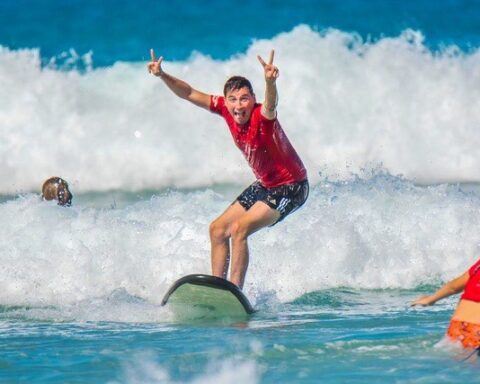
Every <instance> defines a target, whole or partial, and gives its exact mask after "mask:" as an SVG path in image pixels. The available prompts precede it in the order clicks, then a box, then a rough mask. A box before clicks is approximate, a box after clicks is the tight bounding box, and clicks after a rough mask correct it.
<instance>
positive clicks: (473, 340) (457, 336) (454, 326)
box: [447, 320, 480, 348]
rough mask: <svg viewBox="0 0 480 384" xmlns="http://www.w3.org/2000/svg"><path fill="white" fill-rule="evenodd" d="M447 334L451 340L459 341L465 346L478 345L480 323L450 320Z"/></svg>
mask: <svg viewBox="0 0 480 384" xmlns="http://www.w3.org/2000/svg"><path fill="white" fill-rule="evenodd" d="M447 335H448V336H449V337H450V338H451V339H453V340H457V341H461V342H462V344H463V346H464V347H465V348H479V347H480V324H474V323H468V322H466V321H460V320H452V321H451V322H450V327H448V331H447Z"/></svg>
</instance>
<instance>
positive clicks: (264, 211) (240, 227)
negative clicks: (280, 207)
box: [230, 201, 280, 289]
mask: <svg viewBox="0 0 480 384" xmlns="http://www.w3.org/2000/svg"><path fill="white" fill-rule="evenodd" d="M279 217H280V212H278V211H277V210H275V209H273V208H270V207H269V206H268V205H267V204H265V203H263V202H261V201H258V202H256V203H255V204H254V205H253V206H252V208H250V209H249V210H248V211H247V212H246V213H245V214H244V215H241V216H240V218H239V219H238V220H236V221H235V222H233V223H232V225H231V229H230V233H231V237H232V269H231V271H230V281H231V282H232V283H234V284H236V285H237V286H238V287H240V289H242V288H243V283H244V280H245V274H246V273H247V268H248V261H249V253H248V243H247V238H248V236H250V235H251V234H252V233H254V232H256V231H258V230H259V229H261V228H264V227H266V226H268V225H271V224H273V223H275V222H276V221H277V220H278V218H279Z"/></svg>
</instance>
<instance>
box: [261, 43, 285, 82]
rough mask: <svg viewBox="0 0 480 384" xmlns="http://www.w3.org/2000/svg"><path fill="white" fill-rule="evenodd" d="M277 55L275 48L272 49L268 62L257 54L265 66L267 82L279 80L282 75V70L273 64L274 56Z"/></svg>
mask: <svg viewBox="0 0 480 384" xmlns="http://www.w3.org/2000/svg"><path fill="white" fill-rule="evenodd" d="M274 55H275V50H273V49H272V50H271V52H270V57H269V58H268V63H266V62H265V61H264V60H263V59H262V58H261V57H260V56H257V58H258V61H259V62H260V64H262V66H263V70H264V71H265V80H266V81H267V83H270V82H271V83H273V82H275V80H277V78H278V76H279V75H280V71H279V70H278V68H277V67H276V66H275V65H273V56H274Z"/></svg>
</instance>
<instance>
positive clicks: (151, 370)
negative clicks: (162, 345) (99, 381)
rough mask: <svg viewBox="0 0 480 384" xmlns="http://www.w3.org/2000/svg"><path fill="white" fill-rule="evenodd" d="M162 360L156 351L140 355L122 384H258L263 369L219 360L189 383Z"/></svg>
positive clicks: (241, 361)
mask: <svg viewBox="0 0 480 384" xmlns="http://www.w3.org/2000/svg"><path fill="white" fill-rule="evenodd" d="M158 360H159V359H158V357H156V356H155V353H153V352H144V353H137V354H136V355H135V356H133V359H132V361H131V362H128V363H126V364H125V367H124V371H125V374H124V376H125V379H124V380H125V381H123V380H122V381H121V382H122V383H123V382H126V383H129V384H143V383H149V384H154V383H162V384H175V383H190V384H209V383H212V382H217V383H222V384H223V383H225V384H229V383H232V384H233V383H235V384H237V383H238V384H244V383H245V384H254V383H258V382H259V381H260V368H259V366H258V364H257V363H256V362H255V361H253V360H244V359H238V358H229V359H225V358H219V359H218V360H217V359H215V360H213V361H211V362H210V363H209V364H208V365H207V366H206V367H205V372H203V373H201V374H199V375H197V376H196V377H193V378H192V379H190V380H188V381H177V380H175V379H173V378H172V377H171V376H170V374H169V372H168V370H167V369H166V368H164V366H163V365H162V363H161V362H158ZM115 383H118V382H116V381H113V382H110V384H115Z"/></svg>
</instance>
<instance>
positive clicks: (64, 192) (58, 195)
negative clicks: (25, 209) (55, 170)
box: [42, 176, 73, 207]
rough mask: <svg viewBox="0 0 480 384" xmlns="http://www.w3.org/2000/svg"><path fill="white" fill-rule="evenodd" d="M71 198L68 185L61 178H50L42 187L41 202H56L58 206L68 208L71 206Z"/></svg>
mask: <svg viewBox="0 0 480 384" xmlns="http://www.w3.org/2000/svg"><path fill="white" fill-rule="evenodd" d="M72 198H73V196H72V193H71V192H70V190H69V189H68V183H67V182H66V181H65V180H64V179H62V178H61V177H57V176H54V177H50V178H49V179H48V180H46V181H45V182H44V183H43V185H42V199H43V200H57V201H58V205H63V206H67V207H69V206H70V205H72Z"/></svg>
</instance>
